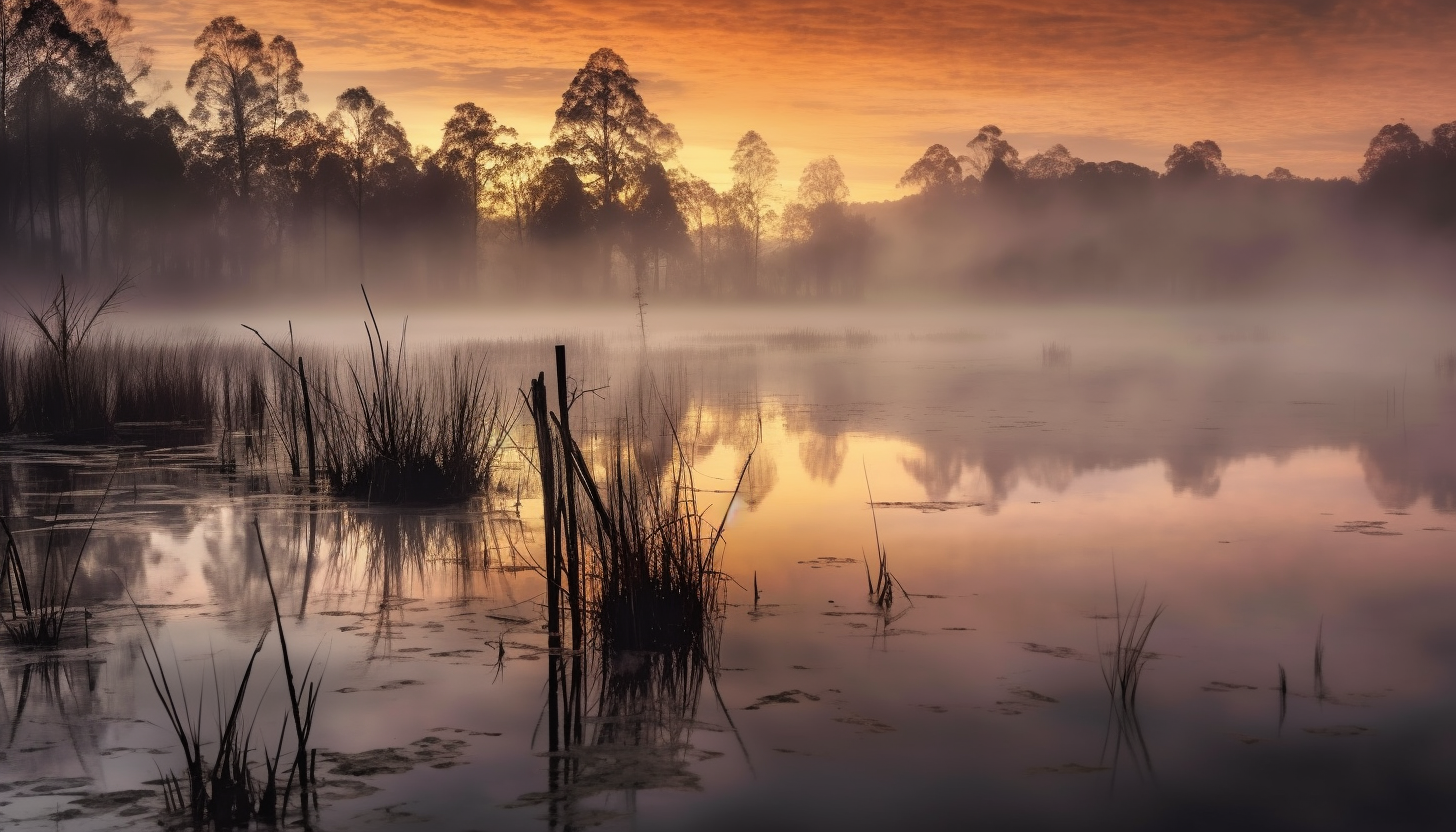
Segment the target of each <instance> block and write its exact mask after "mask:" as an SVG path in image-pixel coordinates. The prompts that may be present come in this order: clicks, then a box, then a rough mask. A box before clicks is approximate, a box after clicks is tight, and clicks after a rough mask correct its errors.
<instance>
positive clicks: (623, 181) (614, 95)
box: [551, 49, 682, 226]
mask: <svg viewBox="0 0 1456 832" xmlns="http://www.w3.org/2000/svg"><path fill="white" fill-rule="evenodd" d="M637 84H638V81H637V79H636V78H634V77H632V75H631V73H629V72H628V70H627V62H626V61H624V60H622V58H621V56H620V55H618V54H617V53H616V52H613V51H612V50H611V49H598V50H597V51H596V52H593V53H592V55H591V57H590V58H588V59H587V62H586V65H585V66H583V67H582V68H581V69H579V70H577V73H576V76H575V77H574V78H572V80H571V84H570V86H568V87H567V88H566V92H564V93H562V95H561V106H560V107H558V108H557V110H556V122H555V124H554V125H552V127H551V140H552V143H553V144H552V150H553V152H555V153H556V154H557V155H558V156H561V157H563V158H565V159H566V160H568V161H570V162H571V163H572V165H573V168H574V169H575V170H576V171H577V172H578V175H580V176H581V178H582V183H583V185H584V187H585V188H586V190H587V193H588V194H590V195H591V197H592V200H593V202H594V207H595V208H596V210H597V214H598V224H599V226H605V225H609V224H611V223H612V222H614V221H615V219H616V215H617V214H618V212H619V211H620V209H621V208H622V206H623V202H624V195H625V194H626V193H627V192H628V191H629V190H630V189H632V188H633V187H635V186H636V184H637V183H638V182H639V181H640V179H641V176H642V172H643V171H644V170H645V169H646V167H647V165H648V164H650V163H652V162H659V163H662V162H666V161H667V160H669V159H671V158H672V156H673V155H674V154H675V153H676V152H677V149H678V148H679V147H680V146H681V145H682V140H681V139H679V138H678V135H677V130H676V129H675V128H674V127H673V126H672V125H671V124H668V123H666V122H664V121H663V120H662V119H660V118H658V117H657V115H656V114H655V113H653V112H652V111H651V110H649V109H648V108H647V104H646V103H645V102H644V101H643V100H642V95H641V93H639V92H638V91H637Z"/></svg>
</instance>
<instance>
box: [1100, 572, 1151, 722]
mask: <svg viewBox="0 0 1456 832" xmlns="http://www.w3.org/2000/svg"><path fill="white" fill-rule="evenodd" d="M1112 597H1113V603H1114V604H1115V606H1116V607H1117V616H1116V621H1117V629H1116V631H1115V632H1114V639H1113V643H1112V645H1111V646H1110V649H1108V650H1105V651H1100V652H1101V656H1102V679H1103V681H1104V682H1106V684H1107V693H1108V695H1109V696H1111V697H1112V699H1113V701H1114V702H1115V703H1117V704H1118V705H1119V706H1120V707H1122V708H1126V709H1128V710H1131V709H1132V708H1133V707H1134V706H1135V705H1136V704H1137V693H1138V686H1139V684H1140V683H1141V681H1142V675H1143V670H1144V669H1145V668H1146V667H1147V663H1148V660H1149V659H1151V658H1152V654H1151V653H1150V652H1149V651H1148V649H1147V646H1148V637H1149V636H1150V635H1151V634H1152V632H1153V625H1154V624H1156V623H1157V622H1158V619H1159V618H1160V617H1161V616H1162V614H1163V611H1164V610H1165V609H1166V607H1165V606H1164V605H1162V604H1160V605H1158V607H1157V608H1156V609H1154V610H1153V611H1152V612H1151V613H1150V614H1149V613H1146V611H1145V607H1144V604H1145V601H1146V597H1147V587H1143V588H1142V589H1140V590H1138V592H1137V594H1136V595H1134V596H1133V597H1132V600H1131V601H1130V602H1129V604H1128V605H1127V607H1126V608H1124V607H1123V606H1122V599H1121V597H1120V595H1119V592H1118V588H1117V581H1116V579H1114V580H1113V582H1112Z"/></svg>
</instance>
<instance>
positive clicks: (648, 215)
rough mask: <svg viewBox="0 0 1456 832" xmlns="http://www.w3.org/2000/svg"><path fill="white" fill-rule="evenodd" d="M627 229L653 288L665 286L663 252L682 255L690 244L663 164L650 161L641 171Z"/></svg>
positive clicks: (689, 247) (685, 224)
mask: <svg viewBox="0 0 1456 832" xmlns="http://www.w3.org/2000/svg"><path fill="white" fill-rule="evenodd" d="M627 222H628V229H629V232H630V236H631V240H632V247H633V248H634V249H635V250H636V252H637V255H638V259H640V260H641V261H642V262H643V263H644V265H646V266H647V271H648V277H649V278H650V280H651V281H652V285H653V288H654V289H658V290H661V289H664V288H666V286H665V285H664V283H663V279H662V278H663V272H662V257H663V255H675V256H681V255H682V254H684V253H686V252H687V251H688V250H689V249H691V248H692V243H691V242H690V241H689V240H688V229H687V223H686V222H684V221H683V216H682V211H680V210H679V208H678V204H677V199H676V197H675V196H674V195H673V188H672V183H671V182H670V181H668V177H667V171H666V170H665V169H664V168H663V167H662V165H660V164H658V163H656V162H653V163H651V164H649V165H648V166H647V167H646V168H645V169H644V170H643V171H642V184H641V187H640V188H638V190H637V198H636V199H635V200H634V201H633V204H632V208H631V213H630V214H629V215H628V219H627Z"/></svg>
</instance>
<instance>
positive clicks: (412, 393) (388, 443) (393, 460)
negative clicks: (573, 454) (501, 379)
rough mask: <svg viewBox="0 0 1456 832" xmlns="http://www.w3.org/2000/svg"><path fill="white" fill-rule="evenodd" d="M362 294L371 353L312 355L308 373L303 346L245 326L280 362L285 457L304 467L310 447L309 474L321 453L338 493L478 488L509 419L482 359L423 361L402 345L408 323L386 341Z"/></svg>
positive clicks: (392, 496)
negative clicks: (291, 350) (315, 358)
mask: <svg viewBox="0 0 1456 832" xmlns="http://www.w3.org/2000/svg"><path fill="white" fill-rule="evenodd" d="M364 302H365V307H366V309H367V310H368V319H367V320H366V321H365V326H364V330H365V336H366V341H367V346H368V354H367V363H364V362H360V363H358V364H356V363H355V362H353V361H351V360H345V361H344V362H343V363H344V369H343V371H339V370H338V368H337V366H332V367H331V366H329V365H328V364H327V363H322V364H321V363H319V362H314V363H313V366H312V369H311V372H310V373H307V374H306V373H305V370H304V364H303V358H302V356H296V357H294V358H290V357H285V356H284V355H283V354H282V353H281V352H280V351H279V350H278V349H276V348H275V347H274V346H273V345H272V344H269V343H268V341H267V340H266V339H265V338H263V336H262V335H261V334H260V333H259V332H258V330H256V329H254V328H252V327H247V329H249V330H250V331H251V332H253V333H254V334H255V335H257V336H258V338H259V340H260V341H261V342H262V344H263V346H264V347H266V348H267V349H268V350H269V351H270V352H272V354H273V355H274V356H275V357H276V358H277V359H278V360H279V362H280V364H281V368H275V370H276V372H277V375H275V380H274V385H273V387H274V390H275V395H274V401H275V410H274V416H273V423H274V424H275V426H277V427H279V433H280V435H281V436H282V437H283V445H284V450H285V453H286V454H287V455H288V457H289V465H290V467H291V468H292V469H293V471H294V473H295V475H297V474H299V473H301V467H302V465H301V462H302V460H303V459H304V458H305V457H304V454H305V453H306V454H307V456H306V458H307V459H308V461H309V468H310V472H311V473H310V481H312V479H313V473H312V472H313V470H314V469H315V467H316V464H315V463H316V462H317V463H318V465H317V467H320V468H321V469H322V473H323V475H324V477H325V478H326V479H327V480H328V482H329V485H330V487H331V488H332V489H333V490H334V491H335V492H336V493H338V494H340V495H341V496H344V497H350V498H354V499H363V500H368V501H371V502H384V503H426V504H428V503H452V502H460V501H463V500H466V499H469V498H471V497H474V496H476V495H478V494H480V493H481V492H482V491H484V490H485V489H486V488H487V487H488V484H489V481H490V474H491V469H492V467H493V466H494V463H495V460H496V458H497V457H498V456H499V454H500V451H501V448H502V447H503V446H504V443H505V441H506V438H507V435H508V433H509V428H510V422H511V414H509V413H507V412H506V411H505V408H504V407H503V405H502V400H501V397H500V395H499V392H498V390H497V389H496V387H495V385H494V384H493V383H492V382H491V377H490V373H489V372H488V369H487V367H486V365H485V364H484V362H483V361H480V360H478V359H470V358H462V357H461V356H460V355H459V354H456V355H452V356H451V357H450V359H449V362H448V366H442V365H441V363H440V362H439V361H436V362H433V363H428V364H427V365H426V366H425V367H424V370H423V371H421V369H420V368H418V367H416V366H415V362H414V360H413V359H412V358H411V356H410V354H409V352H408V351H407V348H406V343H407V333H408V329H407V325H406V328H405V329H403V330H402V331H401V334H400V339H399V343H398V344H397V345H396V344H394V343H391V342H390V341H389V340H388V339H386V338H385V337H384V333H383V331H382V330H381V329H380V326H379V321H378V318H377V317H376V316H375V314H374V309H373V306H372V305H371V304H370V302H369V296H368V293H367V292H366V293H365V294H364ZM284 377H287V378H289V379H290V380H291V383H289V384H285V383H284V382H283V380H282V379H283V378H284ZM293 385H297V387H296V388H295V387H294V386H293ZM294 390H296V391H297V393H296V394H295V393H294V392H293V391H294ZM300 425H301V428H302V432H303V440H302V442H300V440H299V438H298V430H299V427H300Z"/></svg>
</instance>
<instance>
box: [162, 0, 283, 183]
mask: <svg viewBox="0 0 1456 832" xmlns="http://www.w3.org/2000/svg"><path fill="white" fill-rule="evenodd" d="M192 45H193V46H194V47H196V48H197V50H198V51H199V52H200V53H202V54H201V55H200V56H199V57H198V58H197V60H196V61H194V62H193V63H192V68H191V69H189V70H188V71H187V91H188V92H189V93H192V96H193V98H194V99H195V100H196V102H197V103H196V106H194V107H193V108H192V120H193V121H195V122H197V123H198V124H200V125H202V126H203V127H204V128H210V127H212V125H213V124H214V122H215V123H216V127H215V128H213V133H212V136H211V142H212V145H213V149H214V151H215V152H216V153H217V154H218V155H219V156H220V157H221V158H222V159H223V160H224V162H225V165H226V167H227V168H228V169H229V170H230V172H231V173H230V175H229V178H230V179H231V180H232V183H233V188H234V193H235V195H236V196H237V197H238V199H239V200H240V201H241V202H242V203H243V204H244V205H247V203H248V202H249V200H250V199H251V196H252V184H253V176H254V173H255V169H256V168H257V167H258V165H259V164H260V163H261V162H262V161H263V159H262V155H263V154H262V153H261V151H260V149H259V148H258V144H259V142H260V141H261V139H262V137H263V136H264V135H265V134H266V133H267V132H268V131H269V130H271V129H273V127H274V126H275V125H276V124H277V122H278V101H279V99H278V97H277V90H278V87H277V86H276V85H275V84H274V83H273V82H274V81H275V79H274V77H273V74H272V73H273V72H274V71H275V69H276V68H277V67H276V65H275V64H273V63H271V62H270V61H269V60H268V56H267V55H266V54H265V52H264V50H263V37H262V35H259V34H258V31H257V30H256V29H249V28H248V27H246V26H244V25H243V24H242V23H239V22H238V19H237V18H236V17H232V16H231V15H229V16H227V17H218V18H214V19H213V21H212V22H211V23H208V24H207V26H206V27H204V28H203V30H202V34H200V35H198V36H197V40H195V41H193V44H192ZM291 48H292V47H291V45H290V46H289V49H290V50H291ZM296 58H297V56H295V63H294V66H293V67H292V71H293V72H294V76H295V78H294V80H295V81H296V76H297V72H298V71H299V70H301V69H302V67H303V65H302V64H301V63H297V60H296ZM289 85H290V84H289V82H287V81H285V82H284V83H283V86H289Z"/></svg>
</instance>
